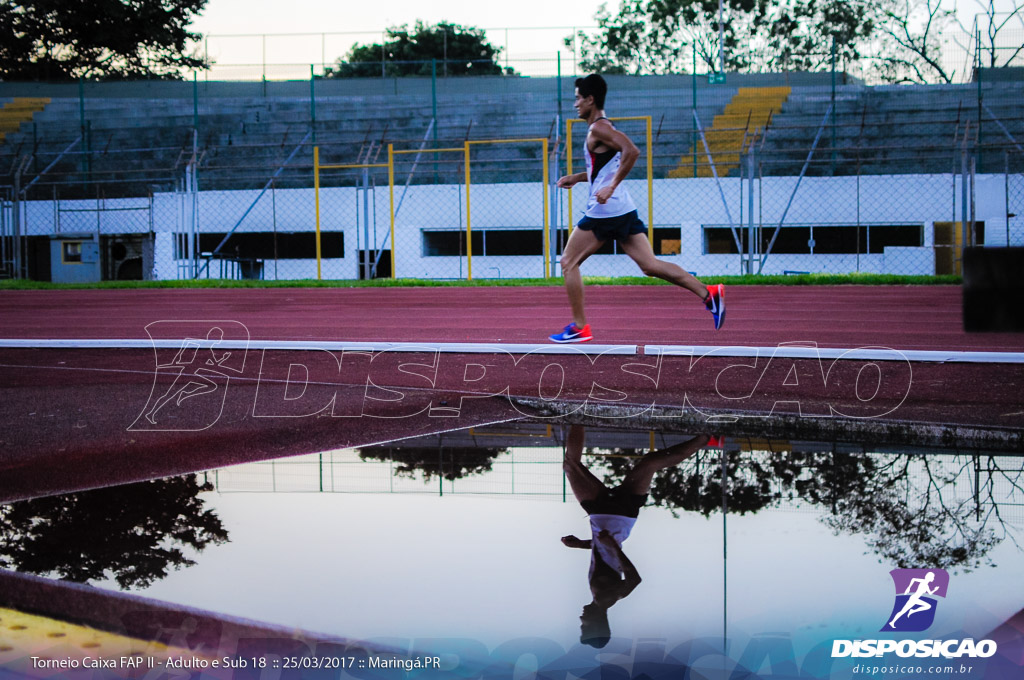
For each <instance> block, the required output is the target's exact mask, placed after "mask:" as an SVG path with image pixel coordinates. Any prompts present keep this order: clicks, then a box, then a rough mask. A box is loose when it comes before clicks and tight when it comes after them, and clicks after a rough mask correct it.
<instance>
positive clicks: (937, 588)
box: [882, 569, 949, 633]
mask: <svg viewBox="0 0 1024 680" xmlns="http://www.w3.org/2000/svg"><path fill="white" fill-rule="evenodd" d="M889 575H890V576H892V580H893V585H895V587H896V602H895V603H894V604H893V607H892V613H891V614H889V620H888V622H887V623H886V624H885V625H884V626H883V627H882V631H899V632H902V633H919V632H921V631H923V630H927V629H928V628H929V627H930V626H931V625H932V623H933V622H934V621H935V608H936V606H937V604H938V601H937V600H936V599H935V598H936V597H946V589H947V588H948V587H949V574H948V573H947V572H946V570H945V569H893V570H892V571H890V572H889Z"/></svg>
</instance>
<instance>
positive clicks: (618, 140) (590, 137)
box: [551, 73, 725, 342]
mask: <svg viewBox="0 0 1024 680" xmlns="http://www.w3.org/2000/svg"><path fill="white" fill-rule="evenodd" d="M607 92H608V85H607V84H606V83H605V81H604V78H602V77H601V76H599V75H597V74H596V73H595V74H592V75H589V76H587V77H586V78H578V79H577V80H576V103H575V104H574V106H575V108H576V114H577V115H578V116H579V117H580V118H582V119H583V120H585V121H586V122H587V125H588V126H589V127H588V128H587V138H586V147H585V150H586V153H585V154H584V156H586V159H587V171H586V172H578V173H576V174H574V175H565V176H564V177H562V178H560V179H559V180H558V186H559V187H560V188H562V189H571V188H572V186H573V185H574V184H577V183H579V182H590V195H589V196H588V197H587V209H586V211H585V212H584V216H583V218H582V219H580V221H579V222H578V223H577V224H576V227H577V228H576V229H574V230H573V232H572V235H570V236H569V241H568V242H567V243H566V244H565V248H564V250H563V251H562V259H561V264H562V276H563V277H564V279H565V290H566V292H568V294H569V305H570V306H571V307H572V323H570V324H569V325H568V326H566V327H565V330H563V331H562V332H561V333H556V334H554V335H552V336H551V340H552V341H554V342H587V341H589V340H592V339H593V335H592V334H591V332H590V325H589V324H587V318H586V314H585V313H584V305H583V277H582V276H581V275H580V265H581V264H583V261H584V260H586V259H587V258H588V257H590V256H591V255H593V254H594V253H596V252H597V250H598V249H599V248H600V247H601V246H602V245H604V243H605V242H606V241H608V240H609V239H615V240H616V241H618V243H619V248H620V249H621V250H622V251H623V252H625V253H626V254H627V255H629V256H630V257H631V258H632V259H633V261H634V262H636V263H637V264H638V265H639V266H640V269H641V271H643V273H644V274H645V275H647V276H654V277H657V278H659V279H664V280H665V281H668V282H669V283H674V284H675V285H677V286H680V287H682V288H685V289H687V290H688V291H690V292H691V293H693V294H694V295H696V296H697V297H699V298H700V299H701V300H702V301H703V302H704V306H705V307H707V309H708V311H710V312H711V314H712V315H713V316H714V319H715V330H717V329H719V328H721V327H722V323H723V322H724V321H725V286H723V285H721V284H719V285H714V286H705V285H704V284H703V283H701V282H700V281H698V280H697V279H696V278H695V277H693V276H692V275H691V274H690V273H689V272H687V271H686V270H684V269H683V268H682V267H679V266H678V265H675V264H672V263H670V262H665V261H663V260H659V259H658V258H656V257H655V256H654V251H653V250H652V249H651V244H650V242H649V241H648V240H647V227H645V226H644V223H643V222H642V221H640V218H639V216H638V215H637V212H636V205H635V204H634V203H633V199H632V197H631V196H630V195H629V192H628V191H626V189H625V187H622V186H620V185H621V184H622V180H624V179H626V175H628V174H629V171H630V170H632V169H633V164H634V163H635V162H636V159H637V157H638V156H639V155H640V151H639V150H638V149H637V148H636V145H635V144H633V142H632V141H631V140H630V139H629V137H627V136H626V135H624V134H623V133H621V132H619V131H618V130H616V129H615V127H614V126H613V125H612V124H611V121H609V120H608V117H607V116H605V113H604V99H605V94H606V93H607Z"/></svg>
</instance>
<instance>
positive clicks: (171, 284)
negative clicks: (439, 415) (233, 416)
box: [0, 274, 962, 291]
mask: <svg viewBox="0 0 1024 680" xmlns="http://www.w3.org/2000/svg"><path fill="white" fill-rule="evenodd" d="M583 280H584V282H585V283H586V284H587V285H591V286H666V285H669V284H667V283H666V282H664V281H662V280H660V279H652V278H648V277H645V276H620V277H611V276H586V277H584V278H583ZM701 281H702V282H704V283H708V284H710V283H724V284H727V285H731V286H752V285H757V286H842V285H860V286H927V285H959V284H960V283H961V282H962V279H961V277H959V276H952V275H946V276H898V275H895V274H796V275H789V276H782V275H770V276H756V275H745V276H708V277H702V278H701ZM561 285H562V279H561V278H551V279H474V280H473V281H465V280H437V279H374V280H372V281H356V280H348V279H342V280H330V281H316V280H313V279H298V280H290V281H251V280H234V279H196V280H187V281H179V280H173V281H102V282H100V283H49V282H46V281H29V280H26V279H7V280H2V281H0V291H3V290H87V289H96V290H119V289H136V288H138V289H150V288H452V287H455V288H469V287H483V288H486V287H494V286H513V287H524V286H561Z"/></svg>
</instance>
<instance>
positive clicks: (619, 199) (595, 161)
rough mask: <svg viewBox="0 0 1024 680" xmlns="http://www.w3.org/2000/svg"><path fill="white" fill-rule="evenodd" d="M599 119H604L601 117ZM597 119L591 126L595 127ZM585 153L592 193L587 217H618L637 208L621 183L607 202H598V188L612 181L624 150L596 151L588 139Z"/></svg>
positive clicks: (584, 146) (584, 143)
mask: <svg viewBox="0 0 1024 680" xmlns="http://www.w3.org/2000/svg"><path fill="white" fill-rule="evenodd" d="M598 120H604V119H601V118H599V119H598ZM596 123H597V121H596V120H595V121H594V123H593V124H591V126H590V127H594V124H596ZM587 137H588V138H589V137H590V129H589V128H588V129H587ZM583 155H584V157H586V159H587V178H588V179H589V180H590V195H589V196H587V209H586V211H584V214H585V215H586V216H587V217H596V218H602V217H618V216H619V215H625V214H626V213H630V212H633V211H634V210H636V204H634V203H633V198H632V197H631V196H630V195H629V192H628V191H626V189H625V187H623V186H622V185H621V184H620V185H619V186H617V187H616V188H615V193H613V194H612V195H611V198H609V199H608V201H607V202H606V203H603V204H602V203H598V202H597V198H596V196H595V194H596V193H597V191H598V189H601V188H602V187H606V186H608V185H609V184H611V183H612V180H613V179H614V178H615V173H617V172H618V171H619V164H620V162H621V161H622V152H620V151H613V150H611V149H609V150H607V151H602V152H600V153H594V152H593V151H591V150H590V149H588V148H587V142H586V140H584V141H583Z"/></svg>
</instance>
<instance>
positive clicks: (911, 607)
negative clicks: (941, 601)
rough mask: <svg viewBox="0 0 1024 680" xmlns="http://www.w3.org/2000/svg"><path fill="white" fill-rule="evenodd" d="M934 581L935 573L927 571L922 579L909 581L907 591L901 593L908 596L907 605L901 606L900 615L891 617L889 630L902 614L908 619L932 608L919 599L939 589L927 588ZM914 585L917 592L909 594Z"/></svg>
mask: <svg viewBox="0 0 1024 680" xmlns="http://www.w3.org/2000/svg"><path fill="white" fill-rule="evenodd" d="M934 580H935V572H933V571H929V572H928V573H927V574H925V576H924V578H913V579H910V584H909V585H908V586H907V591H906V592H905V593H903V594H904V595H910V599H908V600H907V603H906V604H904V605H903V609H901V610H900V613H899V614H897V615H896V616H894V617H892V621H890V622H889V627H890V628H895V627H896V620H897V619H898V618H900V617H901V616H903V615H904V614H906V615H907V618H908V619H909V618H910V617H911V616H913V615H914V614H917V613H918V612H924V611H928V610H929V609H931V608H932V606H931V604H929V603H927V602H925V601H924V600H922V599H921V598H922V597H924V596H925V595H932V594H934V593H935V591H937V590H938V589H939V587H938V586H935V587H934V588H929V587H928V586H929V585H931V582H932V581H934ZM915 583H916V584H917V590H916V591H915V592H914V593H911V592H910V591H911V590H913V588H914V584H915Z"/></svg>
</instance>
